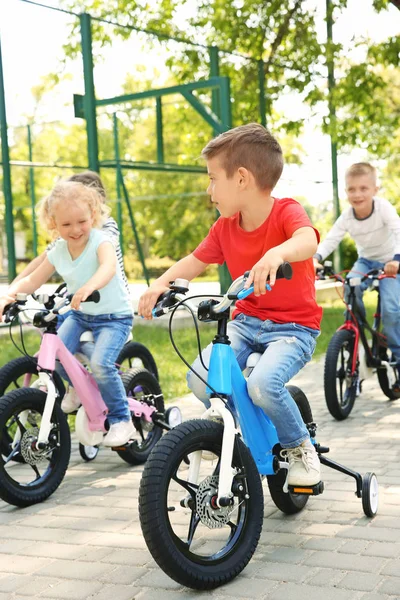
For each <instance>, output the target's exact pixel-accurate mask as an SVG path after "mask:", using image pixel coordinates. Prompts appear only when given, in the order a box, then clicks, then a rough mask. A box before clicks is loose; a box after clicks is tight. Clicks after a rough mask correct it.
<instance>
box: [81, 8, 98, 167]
mask: <svg viewBox="0 0 400 600" xmlns="http://www.w3.org/2000/svg"><path fill="white" fill-rule="evenodd" d="M79 18H80V22H81V39H82V58H83V77H84V81H85V96H84V98H83V108H84V112H85V119H86V131H87V144H88V161H89V168H90V169H91V170H92V171H97V172H99V143H98V139H97V116H96V96H95V90H94V79H93V53H92V30H91V17H90V15H89V14H87V13H82V14H81V15H80V17H79Z"/></svg>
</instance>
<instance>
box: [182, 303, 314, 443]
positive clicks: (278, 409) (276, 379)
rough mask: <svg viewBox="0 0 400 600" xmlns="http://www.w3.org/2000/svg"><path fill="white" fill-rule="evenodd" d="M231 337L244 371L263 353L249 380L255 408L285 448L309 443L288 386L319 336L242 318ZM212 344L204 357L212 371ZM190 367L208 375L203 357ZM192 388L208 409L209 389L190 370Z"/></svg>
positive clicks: (306, 330) (231, 325)
mask: <svg viewBox="0 0 400 600" xmlns="http://www.w3.org/2000/svg"><path fill="white" fill-rule="evenodd" d="M228 335H229V339H230V341H231V346H232V349H233V351H234V353H235V356H236V359H237V361H238V363H239V366H240V368H241V370H242V371H243V370H244V369H245V367H246V361H247V359H248V357H249V356H250V354H252V353H253V352H260V353H262V357H261V358H260V360H259V362H258V363H257V364H256V366H255V368H254V369H253V371H252V373H251V374H250V376H249V378H248V380H247V390H248V393H249V396H250V398H251V399H252V401H253V403H254V404H256V405H257V406H260V407H261V408H262V409H263V411H264V412H265V413H266V414H267V416H268V417H269V418H270V419H271V421H272V422H273V424H274V425H275V427H276V431H277V434H278V438H279V441H280V443H281V445H282V446H283V447H284V448H295V447H296V446H299V445H300V444H301V443H302V442H304V441H305V440H306V439H308V438H309V433H308V431H307V428H306V426H305V424H304V422H303V419H302V417H301V414H300V411H299V409H298V408H297V405H296V403H295V401H294V400H293V398H292V396H291V395H290V394H289V392H288V390H287V389H286V387H285V384H286V383H288V381H289V380H290V379H291V378H292V377H293V376H294V375H296V373H298V371H300V369H301V368H302V367H304V365H305V364H306V363H308V362H309V361H310V360H311V357H312V354H313V352H314V350H315V345H316V338H317V337H318V335H319V331H318V330H316V329H310V328H308V327H303V326H302V325H297V324H296V323H274V322H273V321H269V320H267V321H261V320H260V319H257V318H256V317H249V316H247V315H244V314H239V315H238V316H237V317H236V318H235V320H234V321H231V322H230V323H228ZM211 349H212V344H210V345H209V346H207V348H205V350H203V352H202V357H203V360H204V363H205V365H206V366H207V367H208V365H209V359H210V354H211ZM192 367H193V368H194V370H195V371H197V372H198V373H199V375H200V376H202V377H203V378H204V379H206V380H207V373H206V372H205V371H204V368H203V366H202V364H201V362H200V359H199V357H197V359H196V360H195V362H194V363H193V365H192ZM187 381H188V385H189V388H190V389H191V390H192V392H193V393H194V394H195V396H197V398H199V400H201V401H202V402H204V404H205V405H206V406H209V399H208V394H207V392H206V386H205V385H204V384H203V383H202V382H201V381H200V379H199V378H198V377H196V376H195V374H194V373H192V371H189V373H188V375H187Z"/></svg>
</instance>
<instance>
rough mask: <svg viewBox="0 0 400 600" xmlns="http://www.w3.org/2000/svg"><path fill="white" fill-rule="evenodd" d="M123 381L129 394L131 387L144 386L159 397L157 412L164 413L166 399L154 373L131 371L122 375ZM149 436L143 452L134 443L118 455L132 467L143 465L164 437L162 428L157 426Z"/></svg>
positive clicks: (118, 451)
mask: <svg viewBox="0 0 400 600" xmlns="http://www.w3.org/2000/svg"><path fill="white" fill-rule="evenodd" d="M121 379H122V383H123V384H124V388H125V390H126V391H127V392H128V391H129V389H130V388H131V387H135V386H137V385H142V384H143V385H144V386H145V387H146V389H147V390H149V391H150V393H152V394H154V395H155V396H158V398H156V402H155V405H156V408H157V412H160V413H163V412H164V399H163V398H162V392H161V388H160V384H159V383H158V381H157V379H156V378H155V377H154V375H152V373H150V372H149V371H147V370H146V369H130V370H129V371H126V372H125V373H123V374H122V375H121ZM149 435H151V438H150V443H149V444H148V445H146V446H145V448H144V449H142V450H141V449H140V448H139V447H138V445H137V444H136V442H132V443H131V444H129V445H128V446H126V448H124V450H117V454H118V455H119V456H120V457H121V458H122V459H123V460H124V461H125V462H127V463H128V464H130V465H141V464H143V463H144V462H146V460H147V458H148V457H149V455H150V453H151V451H152V449H153V448H154V446H155V445H156V443H157V442H158V440H159V439H160V438H161V436H162V429H161V427H159V426H157V425H155V426H154V429H153V430H152V431H151V432H148V436H149Z"/></svg>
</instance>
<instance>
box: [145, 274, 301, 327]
mask: <svg viewBox="0 0 400 600" xmlns="http://www.w3.org/2000/svg"><path fill="white" fill-rule="evenodd" d="M249 274H250V271H246V272H245V273H244V275H241V276H240V277H238V278H237V279H235V281H234V282H233V283H232V284H231V285H230V286H229V289H228V291H227V292H226V294H224V296H223V298H222V300H221V301H220V302H218V303H217V304H215V305H213V306H212V313H213V314H219V313H222V312H224V311H225V310H226V309H227V308H229V307H230V305H231V304H232V303H233V302H234V301H235V300H241V299H243V298H246V297H247V296H249V295H250V294H252V293H253V292H254V286H253V285H251V286H250V287H249V288H248V289H246V290H244V289H243V285H244V283H245V282H246V280H247V278H248V276H249ZM292 274H293V270H292V266H291V265H290V263H288V262H284V263H283V264H282V265H280V267H279V268H278V270H277V273H276V279H288V280H289V279H291V278H292ZM266 289H268V290H270V289H271V287H270V286H269V284H268V280H267V282H266ZM187 291H188V282H187V281H186V280H181V279H179V280H178V279H177V280H176V281H175V282H171V287H170V289H169V290H168V291H166V292H164V293H163V294H162V295H161V296H160V297H159V298H158V300H157V303H156V305H155V307H154V308H153V310H152V315H153V317H160V316H161V315H164V314H166V313H168V312H170V311H171V310H172V309H173V308H174V306H175V305H176V304H177V303H178V302H179V301H180V300H181V299H183V298H185V296H184V294H186V292H187ZM241 292H243V293H242V295H239V294H240V293H241Z"/></svg>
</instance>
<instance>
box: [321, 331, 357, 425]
mask: <svg viewBox="0 0 400 600" xmlns="http://www.w3.org/2000/svg"><path fill="white" fill-rule="evenodd" d="M353 340H354V333H353V332H352V331H349V330H347V329H341V330H339V331H336V333H335V334H334V335H333V336H332V339H331V341H330V342H329V345H328V349H327V351H326V356H325V369H324V391H325V401H326V405H327V407H328V410H329V412H330V413H331V415H332V416H333V417H334V418H335V419H336V420H338V421H343V420H344V419H347V417H348V416H349V414H350V413H351V411H352V410H353V407H354V403H355V400H356V391H357V390H356V388H355V386H353V389H351V390H349V394H350V396H349V401H348V404H347V405H346V406H345V407H343V406H341V404H340V400H339V398H338V395H337V389H336V380H337V363H338V359H339V353H340V351H341V349H342V347H343V346H344V344H346V343H350V344H351V343H352V342H353ZM352 352H354V349H353V350H352ZM350 360H352V357H350Z"/></svg>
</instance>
